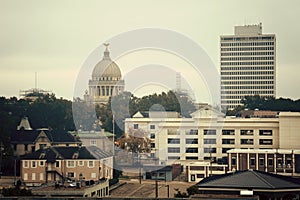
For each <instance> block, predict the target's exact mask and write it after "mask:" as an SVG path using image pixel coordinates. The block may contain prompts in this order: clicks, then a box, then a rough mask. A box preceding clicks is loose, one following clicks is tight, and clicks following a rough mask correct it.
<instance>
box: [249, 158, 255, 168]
mask: <svg viewBox="0 0 300 200" xmlns="http://www.w3.org/2000/svg"><path fill="white" fill-rule="evenodd" d="M250 165H251V166H255V158H250Z"/></svg>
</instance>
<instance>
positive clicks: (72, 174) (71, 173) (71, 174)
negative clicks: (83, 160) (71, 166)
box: [67, 172, 75, 178]
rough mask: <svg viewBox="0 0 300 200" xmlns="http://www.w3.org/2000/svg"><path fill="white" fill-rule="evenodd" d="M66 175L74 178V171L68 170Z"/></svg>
mask: <svg viewBox="0 0 300 200" xmlns="http://www.w3.org/2000/svg"><path fill="white" fill-rule="evenodd" d="M67 176H68V177H69V178H75V173H74V172H68V174H67Z"/></svg>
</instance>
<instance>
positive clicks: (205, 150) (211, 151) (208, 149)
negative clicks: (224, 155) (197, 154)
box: [204, 148, 217, 153]
mask: <svg viewBox="0 0 300 200" xmlns="http://www.w3.org/2000/svg"><path fill="white" fill-rule="evenodd" d="M204 153H217V149H216V148H204Z"/></svg>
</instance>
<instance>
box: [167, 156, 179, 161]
mask: <svg viewBox="0 0 300 200" xmlns="http://www.w3.org/2000/svg"><path fill="white" fill-rule="evenodd" d="M168 159H169V160H179V159H180V157H179V156H168Z"/></svg>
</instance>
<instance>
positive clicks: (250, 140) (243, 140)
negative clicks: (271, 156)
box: [241, 139, 253, 144]
mask: <svg viewBox="0 0 300 200" xmlns="http://www.w3.org/2000/svg"><path fill="white" fill-rule="evenodd" d="M241 144H253V139H241Z"/></svg>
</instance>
